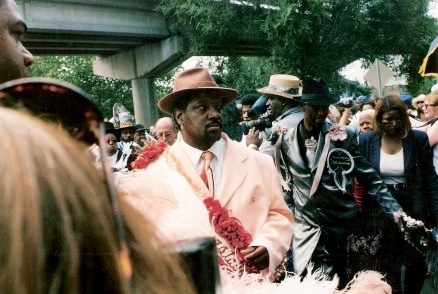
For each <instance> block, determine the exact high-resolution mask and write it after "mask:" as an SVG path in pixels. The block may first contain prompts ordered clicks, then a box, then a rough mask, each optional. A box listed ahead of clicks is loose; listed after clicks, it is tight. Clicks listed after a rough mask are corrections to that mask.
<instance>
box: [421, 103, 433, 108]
mask: <svg viewBox="0 0 438 294" xmlns="http://www.w3.org/2000/svg"><path fill="white" fill-rule="evenodd" d="M430 106H432V107H435V106H436V104H427V103H424V104H423V107H424V108H428V107H430Z"/></svg>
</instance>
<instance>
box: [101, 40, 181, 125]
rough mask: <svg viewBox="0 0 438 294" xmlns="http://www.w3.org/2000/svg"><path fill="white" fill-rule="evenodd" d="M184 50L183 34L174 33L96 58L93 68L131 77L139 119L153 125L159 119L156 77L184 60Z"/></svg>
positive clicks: (138, 120)
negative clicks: (174, 34)
mask: <svg viewBox="0 0 438 294" xmlns="http://www.w3.org/2000/svg"><path fill="white" fill-rule="evenodd" d="M184 52H185V50H184V42H183V39H182V37H181V36H172V37H169V38H167V39H165V40H162V41H160V42H156V43H149V44H144V45H142V46H139V47H137V48H134V49H130V50H128V51H125V52H120V53H118V54H115V55H111V56H107V57H100V58H97V59H96V60H94V61H93V72H94V74H95V75H99V76H104V77H110V78H113V79H121V80H131V84H132V96H133V101H134V113H135V119H136V122H137V123H142V124H146V125H149V126H150V125H151V124H153V123H155V121H156V120H157V119H158V109H157V106H156V103H155V91H154V90H155V89H154V83H153V81H154V78H155V77H158V76H160V75H162V74H163V73H167V72H168V71H169V70H171V69H172V68H174V67H175V66H176V65H178V64H181V62H182V61H183V60H184V59H185V58H186V57H187V56H186V54H185V53H184Z"/></svg>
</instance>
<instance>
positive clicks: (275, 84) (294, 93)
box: [257, 74, 303, 99]
mask: <svg viewBox="0 0 438 294" xmlns="http://www.w3.org/2000/svg"><path fill="white" fill-rule="evenodd" d="M257 91H258V92H259V93H263V94H269V95H275V96H280V97H285V98H289V99H293V98H298V97H301V94H302V92H303V86H302V85H301V81H300V79H299V78H297V77H296V76H291V75H284V74H275V75H272V76H271V78H270V79H269V85H268V86H266V87H263V88H261V89H258V90H257Z"/></svg>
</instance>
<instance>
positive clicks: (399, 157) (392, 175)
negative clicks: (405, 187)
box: [380, 148, 406, 185]
mask: <svg viewBox="0 0 438 294" xmlns="http://www.w3.org/2000/svg"><path fill="white" fill-rule="evenodd" d="M380 175H381V176H382V178H383V181H384V182H385V184H390V185H393V184H399V183H404V184H405V183H406V178H405V167H404V157H403V148H402V149H400V151H399V152H397V153H396V154H387V153H385V152H384V151H383V150H382V149H380Z"/></svg>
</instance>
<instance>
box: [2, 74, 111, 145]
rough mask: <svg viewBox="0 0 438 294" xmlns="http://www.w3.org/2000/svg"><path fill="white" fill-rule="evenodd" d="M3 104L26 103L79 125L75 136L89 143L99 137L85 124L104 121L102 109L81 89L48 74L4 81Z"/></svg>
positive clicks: (39, 112)
mask: <svg viewBox="0 0 438 294" xmlns="http://www.w3.org/2000/svg"><path fill="white" fill-rule="evenodd" d="M0 104H2V105H4V106H9V107H12V108H17V107H18V108H23V107H24V108H25V109H27V110H28V111H30V112H31V113H32V114H34V115H36V116H39V117H41V118H47V119H49V120H50V119H54V120H56V121H59V122H61V123H62V125H63V126H64V127H65V128H66V129H69V130H73V129H77V130H78V131H79V132H78V133H77V135H75V138H76V139H78V140H79V141H83V142H85V143H88V144H92V143H95V142H96V141H97V140H96V137H95V135H94V133H93V131H92V130H90V129H85V128H86V127H87V126H86V125H87V124H88V123H90V122H91V120H93V121H96V122H98V123H100V122H102V121H103V115H102V113H101V112H100V110H99V109H98V108H97V106H96V104H95V103H94V102H93V101H92V100H91V99H90V98H89V97H88V94H86V93H85V92H84V91H83V90H82V89H80V88H78V87H75V86H73V85H71V84H68V83H65V82H62V81H58V80H54V79H49V78H23V79H17V80H13V81H10V82H6V83H3V84H1V85H0Z"/></svg>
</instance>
